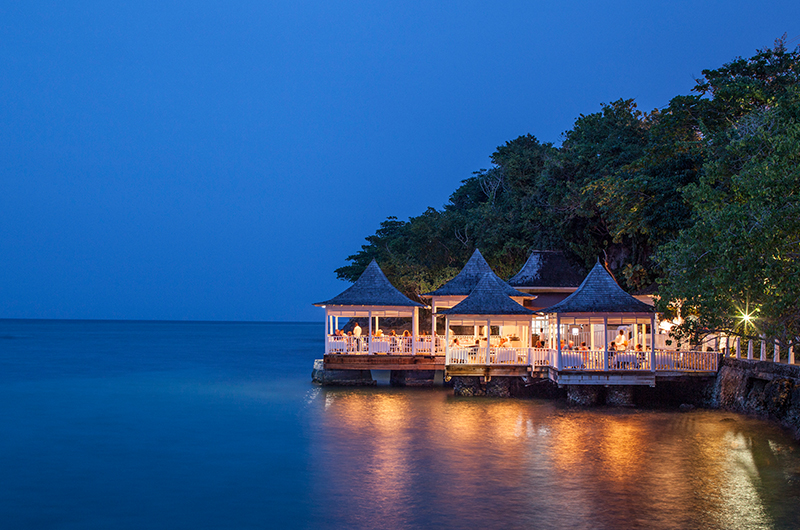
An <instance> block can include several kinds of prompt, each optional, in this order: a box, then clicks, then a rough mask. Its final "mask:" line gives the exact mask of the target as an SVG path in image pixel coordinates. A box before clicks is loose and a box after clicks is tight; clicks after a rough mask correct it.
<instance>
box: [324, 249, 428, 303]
mask: <svg viewBox="0 0 800 530" xmlns="http://www.w3.org/2000/svg"><path fill="white" fill-rule="evenodd" d="M314 305H350V306H354V305H360V306H407V307H415V306H416V307H423V305H422V304H420V303H418V302H414V301H413V300H410V299H409V298H408V297H407V296H406V295H404V294H403V293H401V292H400V291H398V290H397V289H396V288H395V287H394V285H392V284H391V283H389V280H387V279H386V275H384V274H383V271H382V270H381V268H380V267H378V264H377V263H376V262H375V260H372V262H371V263H370V264H369V265H367V268H366V269H364V272H363V273H362V274H361V277H359V278H358V280H356V283H354V284H353V285H351V286H350V287H348V288H347V289H345V291H344V292H342V293H341V294H340V295H339V296H336V297H334V298H331V299H330V300H328V301H327V302H319V303H316V304H314Z"/></svg>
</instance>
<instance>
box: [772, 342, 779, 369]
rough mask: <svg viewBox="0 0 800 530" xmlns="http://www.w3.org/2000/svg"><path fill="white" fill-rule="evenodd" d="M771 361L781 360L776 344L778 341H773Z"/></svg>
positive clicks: (777, 361)
mask: <svg viewBox="0 0 800 530" xmlns="http://www.w3.org/2000/svg"><path fill="white" fill-rule="evenodd" d="M772 362H774V363H779V362H781V348H780V346H778V341H777V340H776V341H775V349H774V350H773V351H772Z"/></svg>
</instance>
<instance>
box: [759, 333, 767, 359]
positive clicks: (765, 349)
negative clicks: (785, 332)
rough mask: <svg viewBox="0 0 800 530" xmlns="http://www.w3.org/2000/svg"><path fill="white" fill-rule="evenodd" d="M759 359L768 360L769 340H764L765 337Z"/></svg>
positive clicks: (762, 340)
mask: <svg viewBox="0 0 800 530" xmlns="http://www.w3.org/2000/svg"><path fill="white" fill-rule="evenodd" d="M759 360H761V361H766V360H767V341H766V340H764V337H761V356H760V357H759Z"/></svg>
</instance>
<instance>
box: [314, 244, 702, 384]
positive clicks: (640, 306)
mask: <svg viewBox="0 0 800 530" xmlns="http://www.w3.org/2000/svg"><path fill="white" fill-rule="evenodd" d="M578 276H579V275H578V274H577V273H576V272H575V270H574V268H572V266H571V265H569V264H568V263H567V262H566V260H565V259H564V258H563V255H561V254H560V253H557V252H542V251H536V252H534V253H533V254H531V256H530V258H529V259H528V260H527V262H526V264H525V265H524V266H523V268H522V269H521V270H520V271H519V273H517V274H516V275H515V276H513V277H512V278H511V280H510V282H511V283H513V284H514V285H513V286H512V285H510V284H509V283H508V282H505V281H503V280H502V279H501V278H499V277H498V276H497V275H496V274H495V273H494V271H492V269H491V267H489V265H488V263H487V262H486V260H485V259H484V258H483V256H482V255H481V253H480V251H479V250H477V249H476V250H475V252H474V253H473V254H472V256H471V257H470V259H469V261H467V263H466V264H465V265H464V268H463V269H462V270H461V271H460V272H459V273H458V274H457V275H456V276H455V277H454V278H453V279H452V280H450V281H449V282H447V283H445V284H444V285H443V286H441V287H440V288H438V289H436V290H435V291H432V292H430V293H426V294H424V295H422V296H423V298H427V299H429V300H430V309H431V315H432V316H431V328H430V332H429V333H428V332H427V331H425V332H422V333H420V328H419V309H420V308H422V307H425V306H424V305H423V304H420V303H418V302H415V301H413V300H411V299H409V298H408V297H406V296H405V295H403V294H402V293H401V292H400V291H398V290H397V289H396V288H395V287H394V286H393V285H392V284H391V283H390V282H389V281H388V279H387V278H386V276H385V275H384V274H383V271H381V269H380V267H379V266H378V264H377V263H376V262H375V261H374V260H373V261H372V262H371V263H370V264H369V266H368V267H367V268H366V269H365V271H364V273H363V274H362V275H361V277H360V278H359V279H358V280H357V281H356V282H355V283H354V284H353V285H352V286H351V287H349V288H348V289H346V290H345V291H344V292H342V293H341V294H339V295H338V296H336V297H334V298H332V299H330V300H327V301H325V302H320V303H318V304H315V305H317V306H320V307H323V308H325V338H326V340H325V353H326V354H345V355H346V354H349V355H376V354H377V355H389V356H418V355H423V356H442V357H445V359H444V363H445V365H446V366H454V365H465V364H469V365H487V366H490V365H517V366H528V367H534V366H539V367H543V366H550V367H552V368H554V369H556V370H572V371H602V372H608V371H648V372H653V371H655V370H661V371H676V370H683V369H687V368H689V369H692V370H701V371H705V370H710V369H714V367H715V366H716V363H717V360H716V354H715V353H713V352H712V353H710V354H705V353H704V352H676V351H675V348H672V349H666V348H664V346H663V343H664V340H663V336H662V337H661V341H659V340H657V335H656V333H657V331H658V326H657V325H656V314H655V310H654V308H653V306H652V305H650V304H647V303H645V302H643V301H641V300H639V299H637V298H635V297H633V296H631V295H630V294H628V293H627V292H625V291H624V290H623V289H622V288H621V287H620V286H619V284H618V283H617V282H616V280H615V279H614V277H613V276H612V275H611V273H610V272H609V271H608V270H607V269H606V267H605V266H604V265H602V264H601V263H600V262H599V261H598V262H597V263H596V264H595V266H594V267H593V268H592V270H591V271H590V272H589V274H588V275H586V276H585V277H584V278H583V279H582V280H581V281H580V282H578V279H579V277H578ZM576 284H577V285H576ZM389 317H391V318H393V319H397V318H405V319H408V320H410V321H411V330H410V332H408V331H406V332H404V333H402V334H401V333H397V332H396V331H395V330H392V329H388V328H387V329H382V328H381V321H382V319H386V318H389ZM353 318H356V319H359V320H360V321H361V322H362V323H363V322H364V320H366V322H367V324H366V326H365V327H366V329H361V327H360V326H355V327H354V329H353V330H351V331H350V332H348V333H344V332H342V331H341V328H340V319H353ZM395 322H396V321H395ZM657 350H658V351H657Z"/></svg>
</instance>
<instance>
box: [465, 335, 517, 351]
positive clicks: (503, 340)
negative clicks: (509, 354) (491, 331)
mask: <svg viewBox="0 0 800 530" xmlns="http://www.w3.org/2000/svg"><path fill="white" fill-rule="evenodd" d="M492 341H493V344H492V345H491V347H492V348H513V347H514V344H513V343H512V342H511V338H510V337H500V338H499V339H497V344H494V339H492ZM450 347H451V348H481V347H483V348H485V347H486V337H475V338H474V339H472V338H465V337H460V338H459V337H455V338H454V339H453V340H451V341H450Z"/></svg>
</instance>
